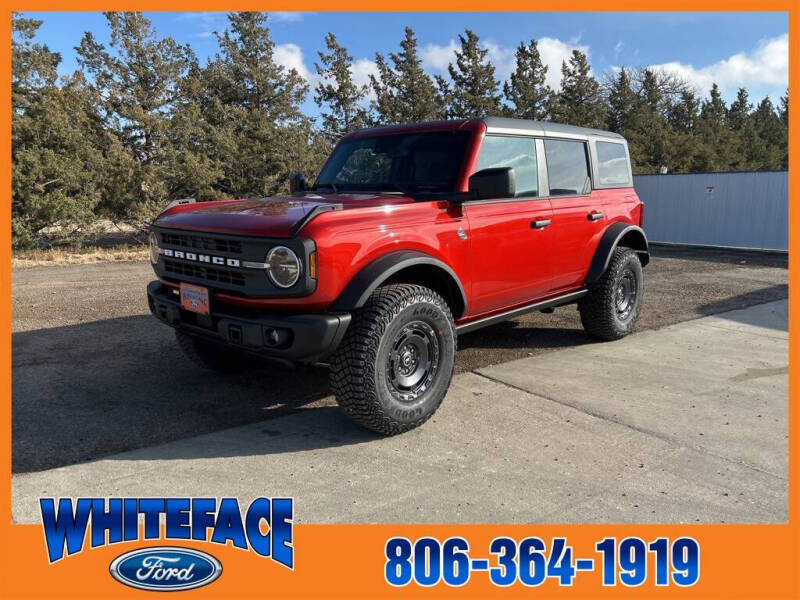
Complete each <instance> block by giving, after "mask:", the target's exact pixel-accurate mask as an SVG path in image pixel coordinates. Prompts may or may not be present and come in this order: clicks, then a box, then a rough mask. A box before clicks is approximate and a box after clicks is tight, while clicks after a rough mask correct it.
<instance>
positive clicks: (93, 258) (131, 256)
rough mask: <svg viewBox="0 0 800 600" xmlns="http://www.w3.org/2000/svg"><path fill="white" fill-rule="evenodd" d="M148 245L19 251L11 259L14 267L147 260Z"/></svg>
mask: <svg viewBox="0 0 800 600" xmlns="http://www.w3.org/2000/svg"><path fill="white" fill-rule="evenodd" d="M147 256H148V249H147V246H115V247H113V248H77V249H75V248H69V249H68V248H53V249H50V250H28V251H25V252H17V253H15V254H14V256H13V258H12V259H11V265H12V266H13V267H22V268H25V267H42V266H48V265H88V264H93V263H104V262H122V261H143V260H147Z"/></svg>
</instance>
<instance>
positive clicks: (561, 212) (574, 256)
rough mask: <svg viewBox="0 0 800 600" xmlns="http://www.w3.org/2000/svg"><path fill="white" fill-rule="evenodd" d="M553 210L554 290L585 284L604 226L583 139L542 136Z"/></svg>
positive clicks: (604, 220)
mask: <svg viewBox="0 0 800 600" xmlns="http://www.w3.org/2000/svg"><path fill="white" fill-rule="evenodd" d="M540 148H543V150H544V158H545V163H546V165H547V183H548V191H549V195H550V204H551V206H552V210H553V250H554V253H553V278H552V287H551V290H552V291H553V292H560V291H566V290H568V289H572V288H576V287H579V286H580V285H582V284H583V280H584V278H585V277H586V273H587V271H588V270H589V263H591V261H592V256H593V255H594V250H595V248H596V247H597V244H598V242H599V239H600V236H602V233H603V230H604V229H605V223H606V216H605V214H604V213H603V205H602V203H601V202H600V199H599V195H595V194H593V193H592V180H591V177H590V176H589V155H588V149H587V146H586V143H585V142H583V141H581V140H555V139H546V140H543V142H542V144H541V145H540Z"/></svg>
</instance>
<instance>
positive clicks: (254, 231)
mask: <svg viewBox="0 0 800 600" xmlns="http://www.w3.org/2000/svg"><path fill="white" fill-rule="evenodd" d="M410 202H414V200H413V199H412V198H408V197H406V196H400V195H395V194H386V195H382V194H329V195H325V196H318V195H307V196H291V197H279V198H258V199H249V200H221V201H218V202H198V203H196V204H181V205H178V206H174V207H172V208H170V209H169V210H166V211H164V212H163V213H161V214H160V215H159V216H158V217H157V218H156V220H155V221H154V222H153V225H156V226H158V227H170V228H172V229H188V230H192V231H210V232H216V233H228V234H232V235H253V236H268V237H291V235H292V232H293V231H294V229H295V227H296V226H297V224H298V223H299V222H300V221H302V220H303V219H304V218H305V217H306V215H308V213H310V212H311V211H312V210H314V209H315V208H317V207H331V208H335V209H350V208H364V207H370V206H384V205H388V204H407V203H410Z"/></svg>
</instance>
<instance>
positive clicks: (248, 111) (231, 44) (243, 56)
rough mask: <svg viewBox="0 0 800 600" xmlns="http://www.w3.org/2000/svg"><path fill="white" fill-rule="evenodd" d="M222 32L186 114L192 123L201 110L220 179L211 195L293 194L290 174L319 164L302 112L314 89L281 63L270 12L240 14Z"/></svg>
mask: <svg viewBox="0 0 800 600" xmlns="http://www.w3.org/2000/svg"><path fill="white" fill-rule="evenodd" d="M228 22H229V27H228V28H227V29H226V30H225V31H223V32H222V33H220V34H217V40H218V42H219V47H220V50H219V52H218V53H217V55H216V56H215V57H214V59H213V60H212V61H210V62H209V63H208V65H207V66H206V67H205V68H204V69H202V70H198V69H193V70H192V71H191V72H190V76H189V77H188V78H187V80H186V82H185V84H184V85H185V86H186V87H187V88H188V89H189V90H190V91H191V93H190V94H187V96H188V97H189V98H191V101H190V102H187V103H186V105H185V106H182V110H181V112H180V116H181V117H183V120H184V122H185V123H186V124H187V125H188V124H190V123H191V121H192V118H193V111H194V110H195V106H198V105H199V107H200V115H201V116H202V120H203V123H204V125H205V136H201V137H202V139H205V140H207V143H206V145H205V153H207V155H208V156H211V157H213V158H214V165H215V168H216V169H218V170H219V171H220V172H221V174H222V176H221V177H220V178H219V179H218V180H216V181H214V183H213V186H212V188H213V189H211V190H207V191H206V192H205V193H204V194H205V195H208V196H210V197H213V196H214V195H219V194H225V195H232V196H239V197H241V196H267V195H270V194H274V193H278V192H286V191H288V176H289V174H290V173H291V172H292V171H295V170H308V169H309V168H311V170H313V168H314V167H315V164H317V163H318V162H319V158H318V156H317V154H318V152H312V149H313V145H310V139H311V135H312V134H311V121H310V119H308V118H307V117H306V116H304V115H303V114H302V112H301V110H300V105H301V103H302V102H303V101H304V100H305V98H306V96H307V94H308V84H307V83H306V82H305V80H304V79H303V78H302V77H301V76H300V75H299V74H298V73H297V71H296V70H295V69H290V70H287V69H285V68H284V67H283V66H281V65H279V64H277V63H276V62H275V56H274V53H275V44H274V42H273V41H272V39H271V37H270V31H269V28H268V27H267V25H266V23H267V15H266V14H264V13H258V12H237V13H230V14H229V15H228Z"/></svg>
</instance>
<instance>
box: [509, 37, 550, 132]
mask: <svg viewBox="0 0 800 600" xmlns="http://www.w3.org/2000/svg"><path fill="white" fill-rule="evenodd" d="M546 77H547V65H545V64H543V63H542V57H541V55H540V54H539V47H538V45H537V43H536V40H531V41H530V42H528V43H527V44H520V45H519V46H517V52H516V66H515V68H514V71H513V72H512V73H511V76H510V78H509V81H507V82H506V83H505V84H503V95H504V96H505V98H506V101H507V103H508V104H507V106H506V107H505V113H506V114H507V115H508V116H510V117H515V118H518V119H533V120H534V121H543V120H545V119H547V118H548V116H549V109H550V107H551V102H552V95H553V90H551V89H550V87H549V86H548V85H547V84H546V83H545V78H546Z"/></svg>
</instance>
